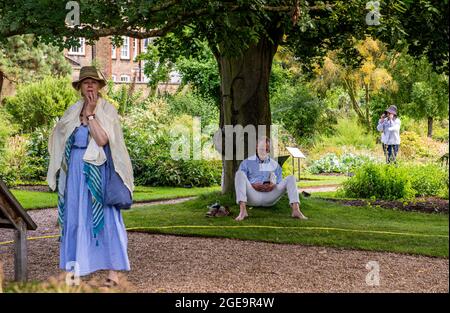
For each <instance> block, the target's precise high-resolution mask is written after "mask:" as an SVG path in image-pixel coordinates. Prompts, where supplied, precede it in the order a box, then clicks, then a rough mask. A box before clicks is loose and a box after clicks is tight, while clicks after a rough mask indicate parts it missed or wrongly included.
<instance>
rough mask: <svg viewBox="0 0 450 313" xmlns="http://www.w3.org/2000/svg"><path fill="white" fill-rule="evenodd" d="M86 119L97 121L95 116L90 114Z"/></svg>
mask: <svg viewBox="0 0 450 313" xmlns="http://www.w3.org/2000/svg"><path fill="white" fill-rule="evenodd" d="M86 117H87V119H88V121H92V120H93V119H95V114H90V115H88V116H86Z"/></svg>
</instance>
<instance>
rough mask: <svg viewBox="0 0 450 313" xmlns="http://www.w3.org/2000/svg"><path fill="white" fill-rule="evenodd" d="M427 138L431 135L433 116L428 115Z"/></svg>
mask: <svg viewBox="0 0 450 313" xmlns="http://www.w3.org/2000/svg"><path fill="white" fill-rule="evenodd" d="M427 134H428V138H431V137H432V136H433V117H431V116H429V117H428V133H427Z"/></svg>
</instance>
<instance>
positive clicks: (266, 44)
mask: <svg viewBox="0 0 450 313" xmlns="http://www.w3.org/2000/svg"><path fill="white" fill-rule="evenodd" d="M281 36H282V33H281V31H279V30H276V31H273V33H272V42H271V41H270V40H269V39H267V38H262V39H260V41H259V42H258V43H257V44H254V45H252V46H250V47H249V48H248V49H247V50H246V51H245V53H243V55H241V56H239V57H230V56H226V55H221V54H220V53H215V55H216V59H217V61H218V65H219V72H220V78H221V109H220V128H221V130H222V143H223V142H224V139H225V136H224V129H225V126H226V125H232V126H235V125H242V127H245V126H247V125H254V126H255V128H256V129H257V128H258V125H265V129H266V135H267V136H269V135H270V133H269V129H270V125H271V114H270V105H269V78H270V71H271V67H272V61H273V57H274V55H275V52H276V51H277V48H278V43H279V41H280V39H281ZM245 147H247V138H245ZM247 156H248V150H247V149H245V153H244V157H247ZM240 162H241V160H237V159H236V141H235V140H233V160H225V157H224V151H223V150H222V164H223V169H222V174H223V181H222V193H233V192H234V175H235V173H236V171H237V169H238V167H239V164H240Z"/></svg>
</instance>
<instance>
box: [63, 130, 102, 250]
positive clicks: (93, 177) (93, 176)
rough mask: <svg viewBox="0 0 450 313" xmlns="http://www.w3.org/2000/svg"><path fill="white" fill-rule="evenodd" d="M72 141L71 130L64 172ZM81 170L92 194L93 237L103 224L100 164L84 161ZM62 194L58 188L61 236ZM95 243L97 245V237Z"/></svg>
mask: <svg viewBox="0 0 450 313" xmlns="http://www.w3.org/2000/svg"><path fill="white" fill-rule="evenodd" d="M74 141H75V132H73V133H72V134H71V135H70V137H69V138H68V139H67V142H66V146H65V150H64V158H63V163H62V166H61V170H62V171H65V173H67V172H68V169H69V160H70V153H71V151H72V146H73V143H74ZM83 172H84V174H85V176H86V182H87V185H88V190H89V191H90V192H91V195H92V224H93V235H94V238H96V237H97V235H98V233H99V232H100V231H101V230H102V228H103V226H104V214H103V189H102V178H101V172H100V166H96V165H93V164H90V163H87V162H84V167H83ZM65 189H66V188H65ZM64 194H65V190H60V189H58V223H59V225H60V229H61V237H62V234H63V225H64V209H65V203H64V202H65V201H64V199H65V197H64ZM96 245H97V246H98V239H97V242H96Z"/></svg>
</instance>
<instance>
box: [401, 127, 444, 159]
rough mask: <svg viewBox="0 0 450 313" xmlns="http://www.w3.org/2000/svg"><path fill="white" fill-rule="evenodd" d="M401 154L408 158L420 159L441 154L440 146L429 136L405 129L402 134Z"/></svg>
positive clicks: (434, 157)
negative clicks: (425, 136)
mask: <svg viewBox="0 0 450 313" xmlns="http://www.w3.org/2000/svg"><path fill="white" fill-rule="evenodd" d="M400 140H401V141H400V142H401V143H400V150H399V153H400V156H401V157H402V158H404V159H407V160H418V159H426V158H432V159H436V158H437V157H438V156H439V147H438V145H437V143H436V142H433V140H431V139H429V138H424V137H420V136H419V135H418V134H416V133H415V132H410V131H405V132H402V133H401V134H400Z"/></svg>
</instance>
